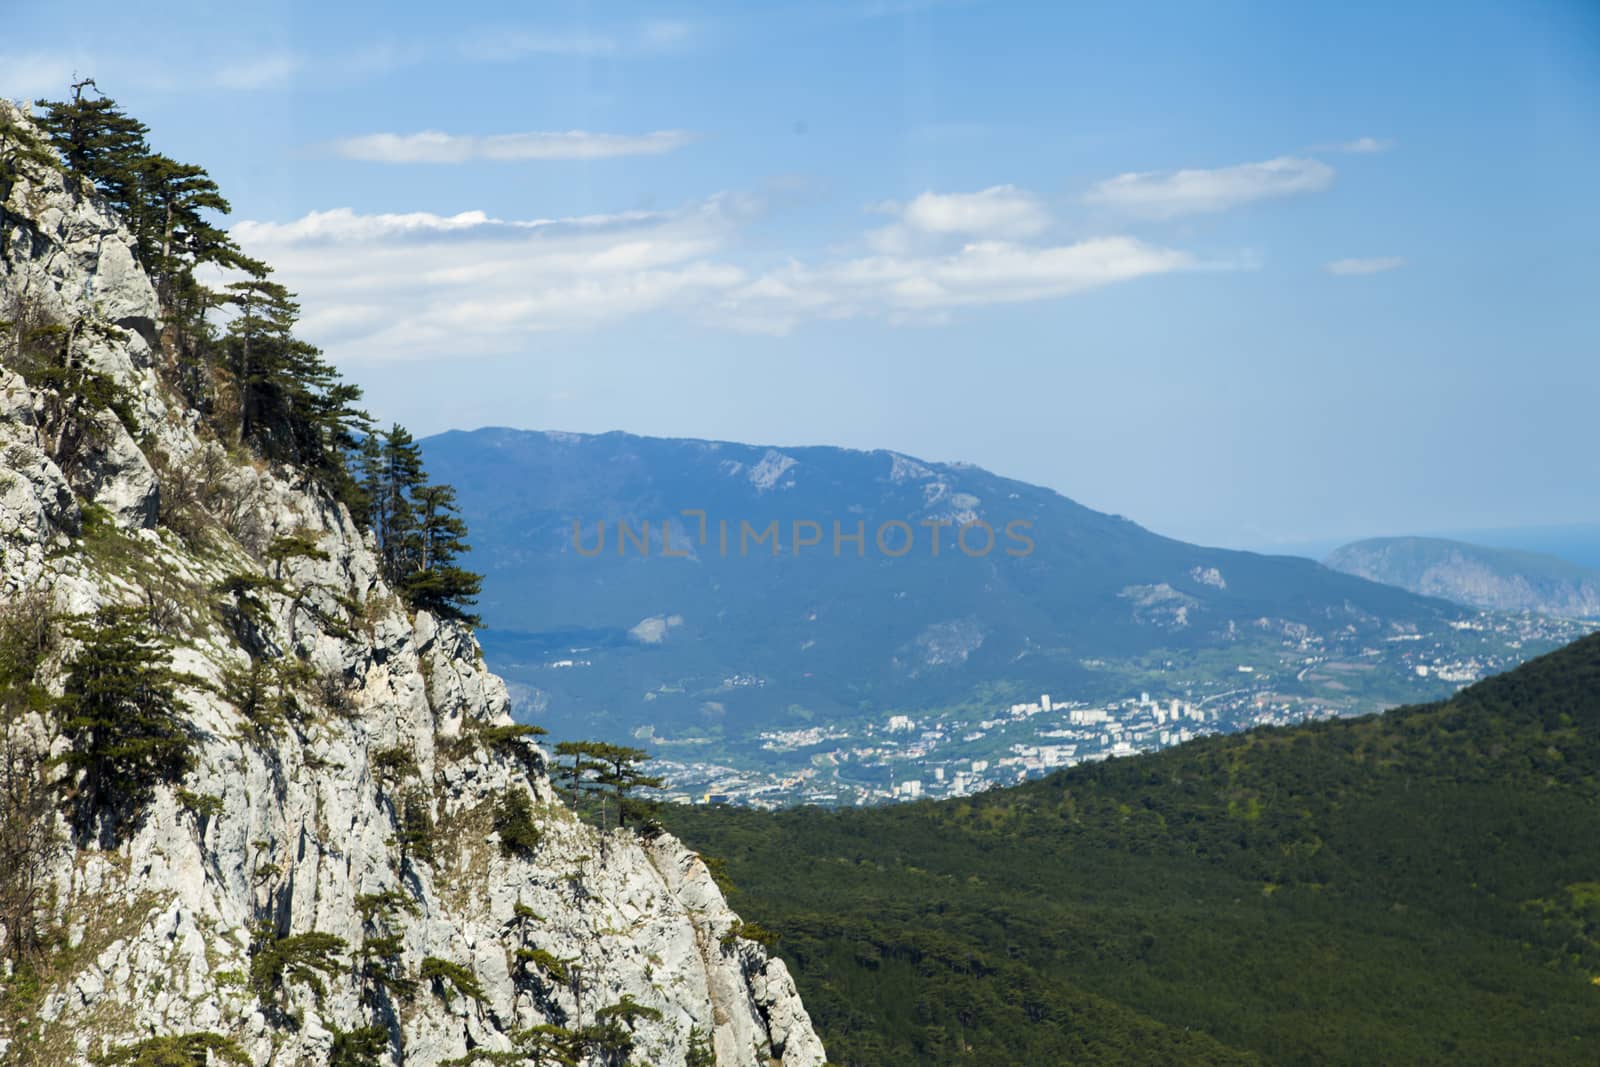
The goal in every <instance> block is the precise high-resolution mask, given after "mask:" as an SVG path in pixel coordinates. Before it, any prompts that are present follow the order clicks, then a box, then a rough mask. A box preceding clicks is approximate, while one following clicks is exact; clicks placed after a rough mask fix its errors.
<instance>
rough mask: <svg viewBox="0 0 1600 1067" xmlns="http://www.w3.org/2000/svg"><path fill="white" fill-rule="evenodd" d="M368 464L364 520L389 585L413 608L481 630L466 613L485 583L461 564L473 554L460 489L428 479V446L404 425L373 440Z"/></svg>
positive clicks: (365, 464) (365, 452)
mask: <svg viewBox="0 0 1600 1067" xmlns="http://www.w3.org/2000/svg"><path fill="white" fill-rule="evenodd" d="M362 466H363V468H364V475H363V481H362V486H361V489H362V495H363V497H364V500H365V505H366V517H367V521H368V524H369V525H370V527H371V529H372V531H373V533H374V534H375V535H376V536H377V539H378V551H379V556H380V558H381V559H382V560H383V568H384V575H385V577H387V578H388V580H389V582H390V584H391V585H393V586H394V587H395V590H396V591H397V592H399V593H400V594H401V596H403V597H404V598H405V600H406V602H407V603H408V604H410V605H411V606H412V607H413V608H417V609H420V610H426V611H429V612H432V613H433V614H434V615H435V616H438V617H439V618H446V619H456V620H459V621H461V622H464V623H467V624H468V625H469V626H476V625H478V624H479V622H480V620H479V619H478V617H477V616H476V615H473V614H471V612H470V611H469V610H468V609H469V608H470V607H471V606H472V603H473V600H474V599H475V598H476V597H477V595H478V591H479V590H480V589H481V588H482V585H483V578H482V577H481V576H480V575H477V574H473V573H472V572H471V571H468V570H466V569H464V568H462V567H461V566H459V565H458V564H457V562H456V561H457V559H459V557H460V556H461V554H462V553H464V552H466V551H467V543H466V537H467V524H466V523H465V522H463V521H462V519H461V515H460V512H459V510H458V509H457V507H456V503H455V496H456V494H455V490H454V489H452V488H451V487H450V486H448V485H433V484H430V483H429V482H428V479H427V473H426V472H425V470H424V469H423V465H422V446H420V445H419V444H417V442H416V439H415V438H413V437H412V436H411V434H410V432H409V431H407V430H406V428H405V427H404V426H401V425H400V424H399V423H395V424H394V425H393V426H391V427H390V428H389V432H388V433H385V434H372V435H371V436H370V437H369V438H368V439H367V441H366V443H365V444H364V446H363V449H362Z"/></svg>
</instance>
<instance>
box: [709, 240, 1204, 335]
mask: <svg viewBox="0 0 1600 1067" xmlns="http://www.w3.org/2000/svg"><path fill="white" fill-rule="evenodd" d="M1201 265H1202V264H1201V263H1200V262H1199V261H1198V260H1197V259H1196V257H1195V256H1193V255H1192V254H1190V253H1188V252H1184V251H1180V250H1177V249H1171V248H1162V247H1159V246H1156V245H1151V244H1147V243H1145V242H1143V241H1139V240H1136V239H1134V238H1132V237H1121V236H1117V237H1100V238H1094V239H1091V240H1085V241H1078V242H1075V243H1071V244H1053V245H1026V244H1018V243H1013V242H1006V241H979V242H973V243H970V244H966V245H962V246H961V247H960V248H957V249H955V250H953V251H950V252H947V253H943V254H939V255H924V256H894V255H878V256H865V257H861V258H856V259H846V260H843V261H841V262H836V263H826V264H823V265H821V266H815V267H813V266H808V265H805V264H801V263H793V264H790V265H789V266H787V267H785V268H783V269H780V270H777V271H774V272H771V273H769V274H766V275H763V276H761V277H759V278H756V279H755V280H753V281H752V282H751V283H750V284H748V285H744V286H741V287H739V288H737V289H735V290H732V291H730V292H729V293H727V294H726V295H725V296H724V297H723V299H722V300H721V301H720V302H719V304H718V305H717V307H716V308H715V309H714V311H715V312H716V313H717V316H718V317H720V318H721V319H722V320H723V321H725V322H726V323H727V324H729V325H733V326H736V327H739V328H743V329H748V330H755V331H761V332H769V333H785V332H788V331H789V330H791V329H793V328H794V327H795V326H797V325H798V324H799V323H801V322H803V321H805V320H806V319H814V318H822V319H846V318H867V317H877V318H884V319H887V320H888V321H889V322H892V323H897V324H908V323H909V324H918V323H922V324H929V323H938V322H942V321H945V320H946V319H947V318H948V317H949V313H950V312H952V311H954V310H956V309H959V308H965V307H977V306H982V305H986V304H1014V303H1024V302H1028V301H1034V300H1049V299H1055V298H1058V297H1064V296H1069V295H1072V294H1074V293H1080V292H1084V291H1086V290H1089V289H1096V288H1100V287H1102V286H1106V285H1112V284H1115V283H1118V282H1127V281H1132V280H1134V279H1136V278H1142V277H1146V276H1150V275H1156V274H1168V273H1171V272H1173V271H1180V270H1191V269H1195V268H1197V267H1200V266H1201Z"/></svg>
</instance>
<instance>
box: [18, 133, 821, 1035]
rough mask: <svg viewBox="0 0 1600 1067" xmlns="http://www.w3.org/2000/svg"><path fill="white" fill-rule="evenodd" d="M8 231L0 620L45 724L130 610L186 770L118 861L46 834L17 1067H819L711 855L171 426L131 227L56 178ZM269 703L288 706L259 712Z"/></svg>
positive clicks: (57, 773) (347, 533)
mask: <svg viewBox="0 0 1600 1067" xmlns="http://www.w3.org/2000/svg"><path fill="white" fill-rule="evenodd" d="M0 106H6V107H9V105H3V104H0ZM6 117H8V118H9V119H10V120H11V121H13V122H21V121H25V120H24V119H23V118H22V116H21V114H20V113H19V112H17V111H16V110H15V109H12V110H10V111H8V113H7V116H6ZM5 207H6V211H5V215H4V219H5V227H6V230H7V234H6V245H7V252H6V255H5V257H4V260H3V262H0V320H6V321H7V322H8V324H9V325H8V326H7V329H6V331H5V332H4V334H3V336H4V337H5V339H6V345H7V347H6V348H5V349H4V356H5V359H6V360H7V365H5V366H0V599H3V601H4V609H5V611H6V612H8V613H9V615H10V617H11V619H12V621H13V622H14V623H15V622H16V621H17V620H18V619H19V618H20V619H22V620H23V621H24V622H26V621H27V619H28V617H29V616H30V615H31V616H35V617H36V618H35V621H39V622H41V623H43V624H44V628H45V629H49V630H51V631H52V633H53V634H54V636H53V637H52V638H51V640H50V641H49V642H48V644H49V651H48V653H47V654H45V655H44V656H43V658H42V659H41V661H40V663H39V664H38V667H37V670H36V672H35V675H34V679H33V681H34V683H36V685H37V686H38V687H40V688H41V689H42V691H44V692H45V693H47V694H54V695H59V694H60V693H61V691H62V687H63V684H64V679H65V678H66V677H67V675H68V672H69V670H70V664H71V662H72V660H73V657H74V654H75V648H76V645H77V639H75V638H74V637H73V636H72V634H73V633H74V632H75V631H74V630H73V628H72V627H71V626H69V625H67V623H68V622H69V621H70V620H72V619H74V618H86V617H91V616H92V615H93V613H94V612H96V611H97V609H100V608H102V607H105V606H107V605H129V606H138V607H139V608H141V609H142V611H143V615H142V616H141V617H142V618H143V619H145V621H146V625H148V626H149V627H150V629H151V631H152V633H153V632H155V631H158V630H159V631H160V632H161V633H163V634H165V635H167V636H168V637H169V638H170V640H171V644H172V646H173V651H172V653H171V655H172V667H173V668H174V670H175V671H177V672H178V679H179V681H178V686H179V688H178V695H179V697H180V699H181V702H182V706H183V708H184V711H183V718H184V720H185V725H186V728H187V730H188V731H189V734H190V736H192V738H193V739H194V748H193V752H194V758H193V760H192V764H191V766H190V768H189V769H188V771H187V772H186V773H185V774H184V775H183V776H182V778H181V780H179V781H175V782H171V783H163V784H162V785H160V786H158V787H157V788H156V789H155V790H154V792H153V794H152V796H151V797H150V799H149V801H148V803H147V804H144V805H143V806H142V808H141V811H140V813H139V815H138V817H137V818H136V819H134V820H131V821H130V822H129V823H128V824H127V825H125V826H121V827H118V828H117V832H116V833H114V834H111V835H109V836H107V835H91V837H92V839H89V840H85V839H84V834H83V833H82V832H81V831H80V830H76V829H75V828H74V827H73V825H71V824H70V823H69V821H68V819H67V817H66V815H65V814H63V813H62V811H61V810H60V808H59V806H58V807H56V808H53V809H52V811H51V813H50V814H49V815H48V817H47V819H48V820H50V821H53V823H54V825H53V826H51V827H48V830H49V831H50V832H48V833H47V834H45V835H44V836H45V840H46V842H47V844H46V846H45V848H44V852H43V855H42V856H41V863H40V868H41V869H40V870H39V871H38V872H37V874H38V875H39V882H40V884H41V885H42V886H43V888H44V892H43V894H42V896H41V899H42V900H43V901H44V902H45V908H44V911H45V916H46V921H47V926H48V931H47V937H46V941H47V948H46V950H44V952H43V953H42V954H41V956H40V958H39V960H38V961H36V962H34V963H30V964H28V965H27V967H26V968H21V967H20V966H19V964H18V963H17V962H16V961H15V960H14V959H12V958H11V957H9V956H8V962H7V963H6V964H5V968H6V973H5V975H4V978H5V981H6V985H5V986H4V999H3V1000H0V1005H3V1007H0V1061H4V1062H7V1063H13V1062H15V1063H40V1064H51V1065H55V1064H75V1063H87V1062H90V1061H91V1060H93V1059H95V1058H98V1057H103V1056H106V1055H108V1054H109V1055H111V1056H113V1057H115V1056H117V1055H121V1056H124V1057H128V1056H133V1055H135V1054H137V1053H138V1052H139V1051H140V1050H144V1051H146V1052H150V1053H151V1055H152V1056H153V1055H155V1051H152V1050H157V1049H158V1045H157V1044H156V1043H152V1042H150V1039H152V1038H161V1037H179V1036H180V1035H215V1036H214V1037H204V1038H196V1039H194V1040H192V1041H189V1043H188V1044H184V1043H183V1042H181V1041H180V1042H176V1043H174V1044H172V1045H171V1046H170V1047H171V1048H172V1049H177V1048H180V1047H181V1048H183V1049H187V1050H189V1051H187V1052H184V1053H183V1054H184V1055H192V1056H193V1057H194V1058H193V1061H192V1062H195V1063H204V1062H206V1060H207V1057H210V1058H211V1059H212V1060H213V1061H214V1062H219V1063H220V1062H224V1061H226V1060H228V1059H230V1058H235V1057H236V1054H242V1055H243V1057H244V1058H246V1059H247V1060H248V1062H250V1063H251V1064H254V1065H258V1067H259V1065H265V1064H312V1063H316V1064H323V1063H342V1064H359V1063H369V1062H376V1063H385V1064H401V1063H404V1064H407V1065H419V1067H420V1065H431V1064H440V1063H445V1062H448V1061H452V1060H455V1061H460V1062H478V1061H481V1062H513V1061H514V1062H524V1061H523V1059H522V1058H521V1056H520V1055H519V1056H517V1057H515V1058H513V1056H512V1055H511V1053H513V1051H514V1050H517V1049H522V1050H524V1053H525V1052H526V1050H527V1049H529V1048H534V1047H538V1045H539V1041H540V1040H541V1038H540V1035H541V1034H544V1035H546V1036H548V1035H551V1034H555V1033H558V1032H561V1031H565V1032H569V1033H570V1032H577V1031H581V1030H583V1028H585V1027H590V1028H591V1029H594V1028H596V1027H598V1026H599V1025H600V1024H605V1026H607V1027H609V1030H608V1031H607V1032H609V1033H611V1034H612V1035H613V1036H614V1037H615V1038H616V1039H615V1040H613V1041H612V1042H611V1043H610V1044H606V1043H604V1042H598V1043H592V1044H590V1045H589V1046H587V1047H586V1048H585V1049H584V1051H583V1052H582V1054H581V1055H582V1057H583V1059H582V1062H584V1063H592V1064H600V1063H621V1062H623V1061H624V1059H626V1062H629V1063H641V1064H643V1063H648V1064H656V1065H662V1067H667V1065H681V1064H685V1063H697V1064H705V1063H710V1062H713V1060H712V1059H710V1058H708V1057H710V1056H712V1055H714V1057H715V1058H714V1062H715V1063H717V1064H723V1065H733V1064H763V1065H765V1064H773V1063H777V1064H783V1065H785V1067H800V1065H815V1064H820V1063H822V1062H823V1059H824V1055H823V1050H822V1047H821V1044H820V1042H819V1041H818V1039H817V1037H816V1035H815V1033H814V1032H813V1030H812V1027H811V1023H810V1020H809V1019H808V1017H807V1015H806V1011H805V1008H804V1007H803V1006H802V1004H801V1002H800V999H799V997H798V995H797V994H796V991H795V987H794V983H793V982H792V980H791V979H790V976H789V973H788V971H787V970H786V968H785V966H784V964H783V962H782V961H781V960H779V959H776V958H774V957H771V956H769V955H768V953H767V952H766V950H765V949H764V948H763V947H762V946H761V945H759V944H757V943H755V942H754V941H751V940H747V939H745V938H743V937H740V936H739V933H740V930H741V923H740V921H739V919H738V917H737V916H736V915H735V914H734V913H733V912H732V911H731V910H730V909H729V907H728V905H727V904H726V902H725V901H724V899H723V896H722V894H721V892H720V891H719V889H718V888H717V886H716V884H715V883H714V881H713V879H712V877H711V875H710V874H709V872H708V870H707V868H706V866H705V865H704V864H703V863H702V862H701V861H700V859H699V858H698V857H697V856H696V855H695V854H693V853H692V852H690V851H688V850H686V849H685V848H684V847H683V846H682V845H680V844H679V843H678V842H677V841H676V840H674V839H673V838H672V837H670V836H668V835H665V834H662V835H658V836H655V837H653V838H646V837H641V836H638V835H635V834H633V833H631V832H626V831H621V830H612V831H610V832H602V831H600V830H597V829H595V828H593V827H591V826H589V825H587V824H585V823H583V822H581V821H579V820H578V819H577V818H576V817H575V816H574V815H573V814H572V812H571V811H570V810H569V809H568V808H567V807H566V806H565V805H564V804H563V803H562V801H561V799H560V798H559V797H558V795H557V793H556V791H555V789H554V788H553V787H552V784H551V781H550V779H549V777H548V776H547V773H546V756H545V754H544V752H543V751H542V750H541V749H540V748H539V747H538V746H537V745H536V744H535V743H534V742H533V741H531V740H530V739H528V738H526V737H519V736H516V735H515V733H514V731H508V730H505V729H503V728H504V727H507V726H510V725H511V718H510V715H509V712H508V702H507V698H506V693H505V688H504V686H503V685H502V683H501V682H500V680H499V679H498V678H496V677H495V676H493V675H492V674H490V673H488V672H487V670H486V669H485V668H484V665H483V662H482V659H481V656H480V653H479V650H478V646H477V643H476V641H475V640H474V638H473V636H472V634H471V632H470V631H468V630H466V629H464V628H463V627H461V626H460V625H459V624H456V623H452V622H446V621H440V620H436V619H434V618H432V617H430V616H429V615H428V614H427V613H425V612H420V613H417V614H415V616H412V615H410V614H408V612H407V611H406V609H405V608H404V606H403V605H402V604H401V602H400V601H399V600H398V599H397V598H396V597H395V596H394V595H392V593H391V592H390V590H389V589H388V588H387V587H386V586H385V583H384V581H383V579H382V577H381V575H380V572H379V567H378V564H377V561H376V558H375V555H374V552H373V544H372V542H371V539H370V536H368V535H366V534H364V533H363V531H361V530H360V529H359V528H358V527H357V525H356V524H355V523H354V522H353V521H352V520H351V517H350V515H349V513H348V512H347V511H346V510H345V509H344V508H343V507H342V506H340V505H338V504H337V503H335V502H333V500H332V499H331V498H330V497H329V496H328V495H327V494H326V493H324V492H321V491H320V490H318V489H317V488H316V487H315V486H314V485H312V484H310V483H309V482H308V481H307V480H306V479H305V478H303V477H301V476H300V474H299V472H297V471H295V470H294V469H292V468H285V467H273V466H269V465H266V464H263V463H261V462H259V461H254V462H252V461H251V460H250V459H249V457H248V456H246V455H244V454H242V453H241V452H239V451H238V450H237V449H235V450H229V449H227V448H225V447H224V445H223V444H222V443H219V442H218V441H216V440H214V439H211V436H210V435H209V434H208V432H207V431H206V429H205V427H204V426H203V425H202V422H201V420H200V419H199V417H198V416H197V415H196V413H195V412H193V411H189V410H185V409H184V408H183V407H182V406H181V405H179V404H178V403H177V402H176V401H175V400H174V394H173V393H171V392H170V391H169V390H168V389H167V388H166V387H165V386H164V384H163V382H164V381H165V380H167V379H166V377H165V375H164V373H163V370H164V368H163V360H165V359H167V358H168V357H167V356H165V355H164V354H163V353H164V348H163V344H162V340H163V332H162V331H163V328H164V324H163V323H162V321H161V316H160V313H159V311H158V308H157V300H156V295H155V291H154V289H153V288H152V284H151V281H150V280H149V279H148V278H147V277H146V275H145V274H144V273H143V272H142V271H141V269H140V267H139V265H138V264H137V262H136V261H135V258H134V256H133V254H132V251H131V248H130V239H129V237H128V234H127V232H126V231H125V230H124V229H123V228H122V226H121V225H120V223H119V220H118V219H117V218H116V217H115V216H114V215H113V214H112V213H111V212H110V211H108V210H107V209H106V208H105V206H104V205H103V204H102V203H101V202H99V201H98V200H96V199H95V198H94V197H93V196H92V195H90V194H89V193H88V192H87V191H86V190H84V189H81V188H78V187H77V183H76V182H73V181H72V180H70V179H69V178H68V177H66V176H65V175H63V174H61V173H59V172H56V171H52V170H49V169H48V168H37V167H35V168H31V169H26V168H25V169H24V171H23V173H22V174H21V176H20V177H19V178H18V180H16V181H15V183H14V185H13V187H12V188H11V189H10V195H9V197H8V200H7V203H6V205H5ZM24 327H26V330H30V331H32V333H31V334H30V336H45V337H48V338H50V339H52V340H51V343H52V344H57V345H59V346H61V350H62V351H63V352H64V353H65V359H66V362H67V363H68V364H70V365H72V366H74V367H78V368H80V369H82V370H86V371H88V372H91V377H90V378H88V379H84V380H92V381H94V382H97V383H100V384H101V385H103V386H106V387H107V388H108V389H109V391H110V395H115V396H116V397H118V398H120V400H119V402H118V403H115V404H108V405H107V406H106V407H105V408H104V409H103V410H91V409H90V408H88V407H84V408H82V409H81V410H80V411H79V412H78V414H79V418H77V419H76V420H75V422H73V425H74V426H76V429H74V430H71V431H70V432H68V431H67V430H65V429H64V427H65V426H66V425H67V421H68V420H64V419H62V418H61V408H62V405H63V404H64V403H66V402H68V398H64V397H63V396H62V395H61V388H60V386H59V385H58V384H57V383H55V382H53V381H52V380H50V379H38V378H37V377H36V378H35V380H33V381H31V382H30V380H28V379H26V378H25V377H24V375H23V374H21V373H18V367H17V365H16V363H15V360H16V359H18V358H20V356H19V353H20V351H21V348H20V346H21V344H22V341H21V340H20V339H21V338H22V337H23V335H24V332H25V329H24ZM67 438H70V440H69V439H67ZM285 543H291V544H295V545H298V548H296V550H295V551H293V552H291V553H285V552H281V551H279V552H274V551H273V548H274V546H278V545H282V544H285ZM263 677H265V678H267V679H268V682H267V683H265V686H264V688H265V690H266V691H267V695H268V696H269V697H270V699H264V698H263V699H257V697H259V696H260V692H256V695H255V696H245V695H241V694H243V693H245V692H246V691H247V690H249V689H250V686H249V685H246V684H244V683H242V682H241V679H245V680H247V681H248V680H250V679H254V680H256V681H258V682H259V681H260V680H261V678H263ZM256 688H257V690H259V689H261V688H263V687H261V686H257V687H256ZM497 727H499V728H502V729H499V730H497V729H496V728H497ZM4 745H5V747H6V756H7V759H8V761H9V760H11V759H12V758H13V757H19V756H21V755H24V754H26V753H29V752H34V753H38V754H40V755H41V756H44V757H46V762H44V763H43V764H42V766H44V767H46V768H47V770H46V771H44V772H43V773H44V774H45V776H46V777H52V776H53V777H54V779H55V780H54V782H53V783H52V784H53V785H56V786H59V785H61V784H62V781H61V779H62V777H63V776H65V775H67V774H68V771H67V770H66V769H65V768H64V766H63V765H62V764H61V763H59V762H57V763H50V762H48V759H47V757H48V756H49V755H55V756H60V755H61V754H62V753H63V752H64V750H65V742H64V740H63V739H62V737H61V736H60V735H59V724H58V722H57V721H56V718H55V717H54V716H53V715H52V712H51V705H50V703H49V702H48V700H45V701H33V702H31V703H28V702H23V704H22V710H21V711H18V712H15V713H14V714H13V715H12V716H11V718H10V721H8V722H7V723H6V724H5V734H4ZM516 796H520V797H521V798H523V799H525V800H526V801H527V802H528V803H527V804H526V805H522V806H523V807H531V810H532V815H533V821H534V824H535V826H536V832H535V833H534V834H533V835H531V840H532V842H533V843H532V844H530V843H529V842H530V835H529V834H528V833H527V832H526V831H525V830H524V832H523V833H522V834H521V836H520V838H519V840H518V843H517V846H516V847H510V846H509V845H508V843H507V842H504V841H502V840H501V834H500V833H499V832H498V831H497V829H496V827H497V825H498V823H497V819H496V813H497V812H498V811H500V810H502V809H503V807H504V806H505V805H506V803H507V798H508V797H516ZM10 814H11V815H12V816H15V815H16V812H12V813H10ZM16 935H17V932H16V931H5V933H4V936H6V937H8V938H11V939H15V937H16ZM311 935H315V936H311ZM540 1027H547V1028H551V1029H547V1030H543V1031H541V1030H540V1029H539V1028H540ZM597 1032H598V1031H597ZM352 1035H356V1036H355V1037H352ZM141 1042H143V1043H144V1044H141ZM208 1043H209V1044H208ZM630 1046H631V1047H630ZM206 1048H209V1049H210V1051H209V1052H208V1051H205V1050H206ZM175 1054H176V1053H175ZM496 1054H498V1055H496ZM139 1062H144V1061H143V1060H140V1061H139ZM151 1062H162V1063H168V1062H175V1063H176V1062H190V1061H189V1060H177V1059H173V1060H159V1061H157V1060H153V1059H152V1060H151ZM527 1062H552V1063H554V1062H564V1061H561V1060H558V1059H554V1058H552V1059H549V1060H529V1061H527Z"/></svg>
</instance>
